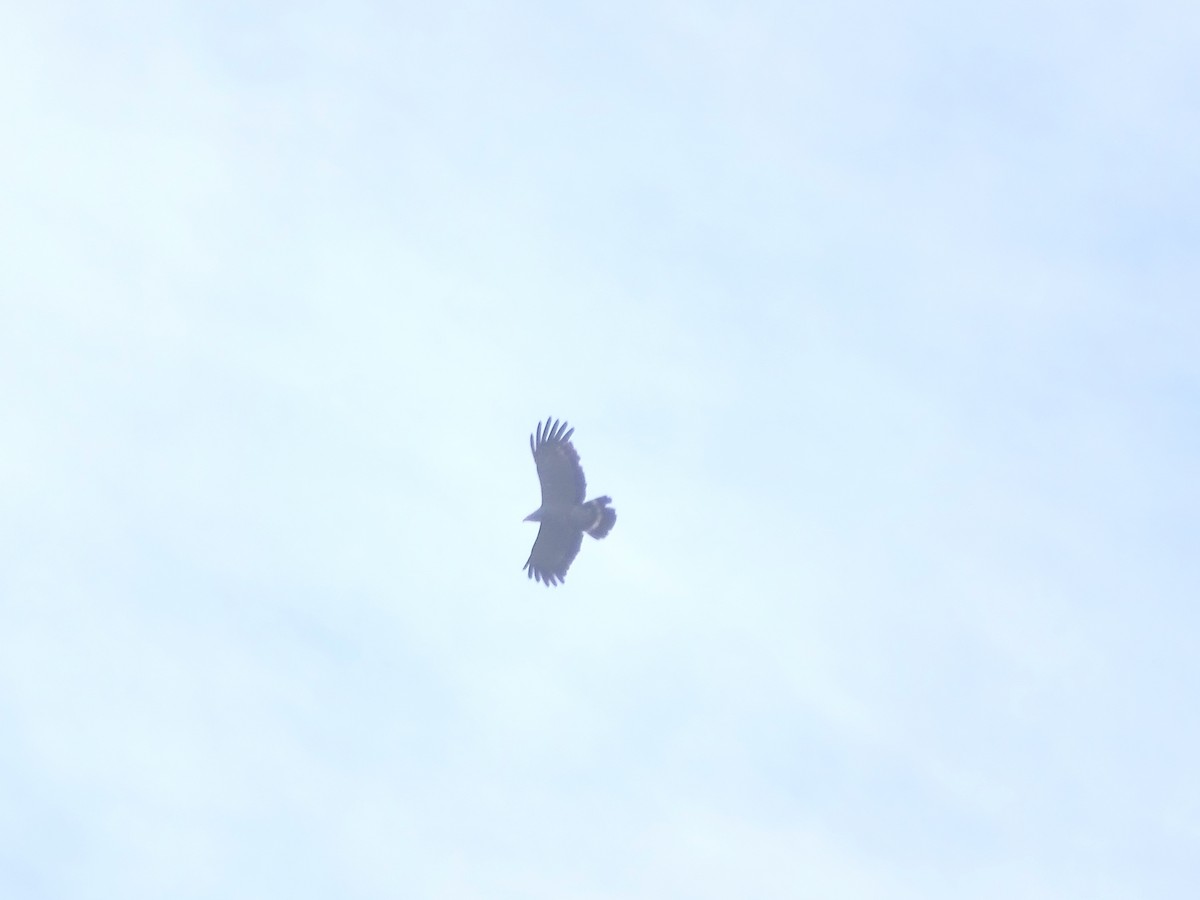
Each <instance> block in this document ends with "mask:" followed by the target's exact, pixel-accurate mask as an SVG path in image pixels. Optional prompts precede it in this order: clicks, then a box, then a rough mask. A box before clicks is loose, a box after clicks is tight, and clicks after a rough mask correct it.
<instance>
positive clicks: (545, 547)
mask: <svg viewBox="0 0 1200 900" xmlns="http://www.w3.org/2000/svg"><path fill="white" fill-rule="evenodd" d="M574 433H575V429H574V428H567V423H566V422H562V423H560V422H559V421H558V420H557V419H555V420H553V421H551V420H550V419H547V420H546V421H545V423H544V424H543V423H541V422H539V423H538V427H537V431H536V433H535V434H531V435H530V436H529V450H530V452H531V453H533V460H534V462H535V463H536V464H537V473H538V480H539V481H540V482H541V485H542V505H541V506H539V507H538V508H537V509H535V510H534V511H533V512H532V513H530V514H529V515H528V516H526V517H525V521H526V522H538V523H539V524H540V526H541V527H540V528H538V536H537V540H535V541H534V542H533V549H532V550H531V551H530V553H529V559H528V560H526V561H525V566H524V568H525V569H526V570H527V571H528V573H529V577H530V578H533V579H534V580H536V581H541V582H543V583H544V584H546V585H547V586H549V585H552V584H559V583H561V582H562V581H563V579H564V578H566V576H567V569H568V568H569V567H570V565H571V563H572V562H573V561H574V559H575V556H576V554H577V553H579V548H580V546H582V544H583V536H584V534H588V535H590V536H591V537H593V538H597V539H599V538H602V537H604V536H606V535H607V534H608V533H609V532H610V531H612V527H613V525H614V524H615V523H616V521H617V511H616V510H615V509H613V508H612V507H611V506H610V505H609V504H611V503H612V498H610V497H597V498H595V499H594V500H588V501H586V502H585V501H584V497H585V496H586V493H587V481H586V479H585V478H584V477H583V468H582V467H581V466H580V465H579V454H578V453H577V452H576V451H575V446H574V445H573V444H572V443H571V435H573V434H574Z"/></svg>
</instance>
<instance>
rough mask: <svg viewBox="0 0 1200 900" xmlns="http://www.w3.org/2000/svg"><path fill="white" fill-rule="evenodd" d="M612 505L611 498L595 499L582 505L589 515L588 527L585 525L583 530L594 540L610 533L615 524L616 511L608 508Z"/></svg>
mask: <svg viewBox="0 0 1200 900" xmlns="http://www.w3.org/2000/svg"><path fill="white" fill-rule="evenodd" d="M610 503H612V498H611V497H597V498H596V499H595V500H589V501H588V502H587V503H585V504H583V508H584V509H585V510H587V511H588V513H589V514H590V517H591V518H590V522H591V524H590V525H587V526H586V527H585V528H584V529H583V530H584V531H586V532H587V533H588V534H590V535H591V536H592V537H594V538H597V539H599V538H602V537H604V536H605V535H607V534H608V533H609V532H610V531H612V527H613V525H615V524H616V523H617V511H616V510H615V509H612V508H610V507H609V505H608V504H610Z"/></svg>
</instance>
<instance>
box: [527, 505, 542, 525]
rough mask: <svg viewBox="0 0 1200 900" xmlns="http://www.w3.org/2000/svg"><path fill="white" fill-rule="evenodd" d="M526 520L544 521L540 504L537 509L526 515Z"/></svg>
mask: <svg viewBox="0 0 1200 900" xmlns="http://www.w3.org/2000/svg"><path fill="white" fill-rule="evenodd" d="M524 521H526V522H540V521H542V508H541V507H540V506H539V507H538V508H537V509H535V510H534V511H533V512H531V513H530V514H529V515H527V516H526V517H525V519H524Z"/></svg>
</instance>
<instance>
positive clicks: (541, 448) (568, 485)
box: [529, 419, 587, 571]
mask: <svg viewBox="0 0 1200 900" xmlns="http://www.w3.org/2000/svg"><path fill="white" fill-rule="evenodd" d="M574 433H575V429H574V428H570V429H568V428H567V423H566V422H563V423H561V424H560V423H559V421H558V420H557V419H555V420H554V422H553V424H551V422H550V420H549V419H547V420H546V422H545V424H544V425H543V424H542V423H541V422H539V423H538V427H537V434H536V435H532V434H531V435H530V436H529V449H530V450H532V451H533V459H534V462H536V463H537V473H538V480H539V481H540V482H541V483H542V506H543V507H546V508H549V507H552V506H556V507H565V506H569V505H572V504H578V503H582V502H583V497H584V495H585V494H586V493H587V482H586V481H585V480H584V477H583V468H582V467H581V466H580V465H579V454H578V453H576V452H575V447H574V446H572V444H571V435H573V434H574ZM535 437H536V440H535ZM544 530H545V529H544V528H543V531H544ZM541 540H542V536H541V533H540V532H539V534H538V541H539V542H540V541H541ZM533 549H534V553H537V545H536V544H535V545H534V548H533ZM575 549H576V550H578V549H579V548H578V547H576V548H575ZM574 555H575V554H574V553H572V554H571V556H572V557H573V556H574ZM567 562H570V560H569V559H568V560H567ZM564 571H565V570H564Z"/></svg>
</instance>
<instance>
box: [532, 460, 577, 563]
mask: <svg viewBox="0 0 1200 900" xmlns="http://www.w3.org/2000/svg"><path fill="white" fill-rule="evenodd" d="M568 446H570V445H568ZM543 484H545V482H543ZM581 543H583V532H582V531H580V530H579V529H578V528H572V527H571V526H570V525H568V524H564V523H562V522H543V523H542V526H541V528H539V529H538V536H537V540H536V541H534V542H533V549H532V550H531V551H530V552H529V559H528V560H526V561H525V566H524V568H526V569H528V570H529V577H530V578H533V579H534V580H536V581H541V582H544V583H545V584H547V585H551V584H558V583H559V582H561V581H562V580H563V579H564V578H566V577H567V569H568V568H570V566H571V562H572V560H574V559H575V554H576V553H578V552H579V545H580V544H581Z"/></svg>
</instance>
